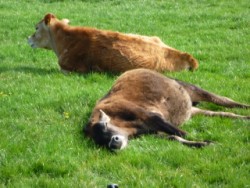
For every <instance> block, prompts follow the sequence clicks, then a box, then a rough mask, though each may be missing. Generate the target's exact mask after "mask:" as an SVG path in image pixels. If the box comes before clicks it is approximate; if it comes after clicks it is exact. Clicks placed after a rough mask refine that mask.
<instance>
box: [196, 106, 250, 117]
mask: <svg viewBox="0 0 250 188" xmlns="http://www.w3.org/2000/svg"><path fill="white" fill-rule="evenodd" d="M191 114H192V116H194V115H199V114H202V115H206V116H220V117H229V118H238V119H250V116H243V115H239V114H235V113H231V112H215V111H211V110H202V109H200V108H196V107H192V109H191Z"/></svg>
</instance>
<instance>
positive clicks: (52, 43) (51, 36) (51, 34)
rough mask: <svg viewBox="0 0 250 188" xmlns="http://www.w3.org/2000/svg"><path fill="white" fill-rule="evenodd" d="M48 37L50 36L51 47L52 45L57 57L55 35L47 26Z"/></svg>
mask: <svg viewBox="0 0 250 188" xmlns="http://www.w3.org/2000/svg"><path fill="white" fill-rule="evenodd" d="M49 37H50V41H51V47H52V49H53V51H54V52H55V54H56V56H57V58H59V52H58V48H57V46H56V41H55V36H54V35H53V32H52V31H51V28H49Z"/></svg>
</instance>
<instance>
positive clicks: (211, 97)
mask: <svg viewBox="0 0 250 188" xmlns="http://www.w3.org/2000/svg"><path fill="white" fill-rule="evenodd" d="M176 81H177V82H178V83H179V84H180V85H182V86H183V87H184V88H185V90H186V91H187V92H188V94H189V96H190V98H191V100H192V102H193V103H197V102H201V101H205V102H211V103H214V104H217V105H220V106H225V107H228V108H250V105H247V104H241V103H239V102H236V101H234V100H232V99H230V98H227V97H223V96H219V95H216V94H214V93H211V92H208V91H206V90H203V89H201V88H199V87H197V86H195V85H193V84H189V83H186V82H182V81H179V80H176Z"/></svg>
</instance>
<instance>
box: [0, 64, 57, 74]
mask: <svg viewBox="0 0 250 188" xmlns="http://www.w3.org/2000/svg"><path fill="white" fill-rule="evenodd" d="M11 71H14V72H20V73H32V74H38V75H48V74H55V73H58V72H59V70H57V69H44V68H37V67H28V66H19V67H14V68H10V67H1V68H0V73H3V72H11Z"/></svg>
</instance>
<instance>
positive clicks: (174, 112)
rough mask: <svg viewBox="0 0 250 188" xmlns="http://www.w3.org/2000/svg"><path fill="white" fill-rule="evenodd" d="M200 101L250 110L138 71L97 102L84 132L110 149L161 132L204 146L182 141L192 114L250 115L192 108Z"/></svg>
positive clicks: (142, 70)
mask: <svg viewBox="0 0 250 188" xmlns="http://www.w3.org/2000/svg"><path fill="white" fill-rule="evenodd" d="M200 101H206V102H212V103H214V104H217V105H221V106H225V107H229V108H234V107H238V108H249V107H250V106H249V105H245V104H240V103H237V102H235V101H233V100H231V99H229V98H226V97H222V96H219V95H215V94H213V93H209V92H208V91H205V90H203V89H201V88H198V87H196V86H195V85H192V84H188V83H185V82H182V81H178V80H174V79H171V78H167V77H164V76H163V75H161V74H159V73H156V72H154V71H151V70H146V69H136V70H131V71H127V72H126V73H124V74H122V75H121V76H120V77H119V78H118V79H117V80H116V82H115V83H114V85H113V87H112V88H111V90H110V91H109V92H108V93H107V94H106V95H105V96H104V97H103V98H102V99H101V100H99V101H98V102H97V104H96V106H95V108H94V110H93V112H92V115H91V118H90V120H89V122H88V124H87V126H86V127H85V128H84V131H85V134H86V136H88V137H90V138H92V139H93V140H94V141H95V143H96V144H98V145H101V146H106V147H108V148H109V149H111V150H117V149H123V148H125V147H126V146H127V143H128V139H130V138H133V137H137V136H140V135H143V134H155V133H158V132H163V133H166V134H168V135H170V136H169V138H170V139H173V140H177V141H179V142H181V143H183V144H186V145H189V146H194V147H202V146H205V145H208V144H209V142H206V141H202V142H196V141H188V140H186V139H184V138H183V137H184V136H185V135H186V132H185V131H183V130H181V129H179V128H178V127H179V126H180V125H181V124H182V123H184V122H185V121H187V120H188V119H190V118H191V117H192V116H193V115H197V114H204V115H208V116H222V117H231V118H242V119H250V116H241V115H238V114H234V113H230V112H214V111H209V110H202V109H199V108H197V107H194V106H193V104H195V103H198V102H200Z"/></svg>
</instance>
